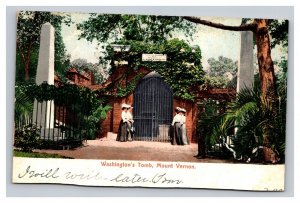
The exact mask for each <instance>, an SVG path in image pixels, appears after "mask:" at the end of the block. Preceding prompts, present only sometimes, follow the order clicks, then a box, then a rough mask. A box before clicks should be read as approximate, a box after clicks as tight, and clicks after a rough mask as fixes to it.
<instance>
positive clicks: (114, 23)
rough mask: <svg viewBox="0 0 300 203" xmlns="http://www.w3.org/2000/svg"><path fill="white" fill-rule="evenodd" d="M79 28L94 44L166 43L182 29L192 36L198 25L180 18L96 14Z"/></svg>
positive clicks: (83, 36)
mask: <svg viewBox="0 0 300 203" xmlns="http://www.w3.org/2000/svg"><path fill="white" fill-rule="evenodd" d="M77 29H78V30H80V31H81V35H80V37H81V38H85V39H87V40H88V41H91V42H92V41H93V40H97V41H99V42H105V43H107V42H113V41H117V40H120V39H125V40H133V41H144V42H155V43H163V42H166V39H167V38H169V37H172V35H173V34H174V33H175V32H178V31H179V30H180V31H183V33H184V34H185V35H186V36H191V35H192V33H194V32H195V25H194V24H193V23H190V22H188V21H185V20H183V19H182V18H181V17H176V16H150V15H128V14H124V15H122V14H117V15H116V14H104V15H103V14H92V15H91V17H90V18H89V19H88V20H87V21H84V22H83V23H80V24H78V25H77ZM110 40H111V41H110Z"/></svg>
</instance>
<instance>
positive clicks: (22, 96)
mask: <svg viewBox="0 0 300 203" xmlns="http://www.w3.org/2000/svg"><path fill="white" fill-rule="evenodd" d="M32 111H33V98H31V97H29V96H28V95H27V94H26V86H25V85H22V84H18V85H16V87H15V121H16V123H15V125H16V126H15V127H16V128H21V127H22V125H24V124H26V123H29V122H30V119H31V114H32Z"/></svg>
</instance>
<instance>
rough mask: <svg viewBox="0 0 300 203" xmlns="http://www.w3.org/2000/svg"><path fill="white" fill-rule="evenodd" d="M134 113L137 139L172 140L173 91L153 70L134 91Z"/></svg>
mask: <svg viewBox="0 0 300 203" xmlns="http://www.w3.org/2000/svg"><path fill="white" fill-rule="evenodd" d="M133 115H134V126H135V131H136V133H135V138H134V139H135V140H145V141H162V142H166V141H169V140H170V136H169V130H170V124H171V122H172V116H173V91H172V89H171V88H170V87H169V86H168V85H167V84H166V83H165V82H164V81H163V79H162V77H161V76H160V75H159V74H158V73H156V72H151V73H149V74H148V75H146V76H145V77H144V78H143V79H142V80H141V81H140V82H139V83H138V85H137V87H136V89H135V91H134V100H133Z"/></svg>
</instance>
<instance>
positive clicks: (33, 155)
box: [14, 150, 72, 159]
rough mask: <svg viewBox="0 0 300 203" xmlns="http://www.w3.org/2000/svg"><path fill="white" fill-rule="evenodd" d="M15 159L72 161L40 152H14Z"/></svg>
mask: <svg viewBox="0 0 300 203" xmlns="http://www.w3.org/2000/svg"><path fill="white" fill-rule="evenodd" d="M14 156H15V157H30V158H63V159H72V158H70V157H65V156H61V155H58V154H46V153H38V152H22V151H18V150H14Z"/></svg>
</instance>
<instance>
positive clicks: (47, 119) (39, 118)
mask: <svg viewBox="0 0 300 203" xmlns="http://www.w3.org/2000/svg"><path fill="white" fill-rule="evenodd" d="M42 83H48V84H49V85H54V27H53V26H52V25H51V24H50V23H45V24H43V25H42V29H41V36H40V49H39V59H38V66H37V72H36V84H37V85H40V84H42ZM33 123H36V125H37V126H38V127H40V128H41V138H42V139H51V138H52V137H53V136H52V135H53V125H54V101H47V102H46V101H45V102H37V101H35V102H34V109H33ZM51 129H52V130H51Z"/></svg>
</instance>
